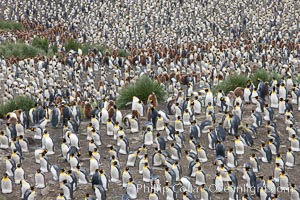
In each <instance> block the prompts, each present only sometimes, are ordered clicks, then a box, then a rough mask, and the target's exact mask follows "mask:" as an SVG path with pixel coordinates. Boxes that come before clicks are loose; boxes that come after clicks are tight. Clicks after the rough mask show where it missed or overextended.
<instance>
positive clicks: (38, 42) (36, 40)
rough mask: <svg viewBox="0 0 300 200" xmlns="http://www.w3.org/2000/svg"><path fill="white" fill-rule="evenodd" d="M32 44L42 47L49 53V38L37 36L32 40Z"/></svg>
mask: <svg viewBox="0 0 300 200" xmlns="http://www.w3.org/2000/svg"><path fill="white" fill-rule="evenodd" d="M32 46H33V47H36V48H38V49H42V50H43V51H45V52H46V53H48V48H49V40H48V39H47V38H40V37H35V38H34V39H33V41H32Z"/></svg>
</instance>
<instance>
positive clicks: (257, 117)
mask: <svg viewBox="0 0 300 200" xmlns="http://www.w3.org/2000/svg"><path fill="white" fill-rule="evenodd" d="M251 116H252V120H253V126H254V127H256V128H257V127H260V126H261V125H262V116H261V114H260V113H259V112H256V111H255V110H252V113H251Z"/></svg>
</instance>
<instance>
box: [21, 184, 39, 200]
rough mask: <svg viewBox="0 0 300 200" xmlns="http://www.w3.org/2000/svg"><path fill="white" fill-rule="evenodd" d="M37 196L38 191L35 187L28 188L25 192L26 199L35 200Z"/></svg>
mask: <svg viewBox="0 0 300 200" xmlns="http://www.w3.org/2000/svg"><path fill="white" fill-rule="evenodd" d="M35 197H36V192H35V190H34V187H30V189H27V190H26V192H25V194H24V200H34V199H35Z"/></svg>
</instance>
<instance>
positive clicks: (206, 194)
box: [200, 184, 211, 200]
mask: <svg viewBox="0 0 300 200" xmlns="http://www.w3.org/2000/svg"><path fill="white" fill-rule="evenodd" d="M200 196H201V200H211V191H210V189H209V188H208V187H206V185H205V184H202V185H201V186H200Z"/></svg>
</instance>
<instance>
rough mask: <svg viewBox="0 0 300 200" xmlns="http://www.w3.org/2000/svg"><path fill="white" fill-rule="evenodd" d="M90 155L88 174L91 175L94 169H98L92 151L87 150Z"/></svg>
mask: <svg viewBox="0 0 300 200" xmlns="http://www.w3.org/2000/svg"><path fill="white" fill-rule="evenodd" d="M89 155H90V175H93V174H94V173H95V171H96V170H98V169H99V162H98V160H96V159H95V157H94V156H93V154H92V152H89Z"/></svg>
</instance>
